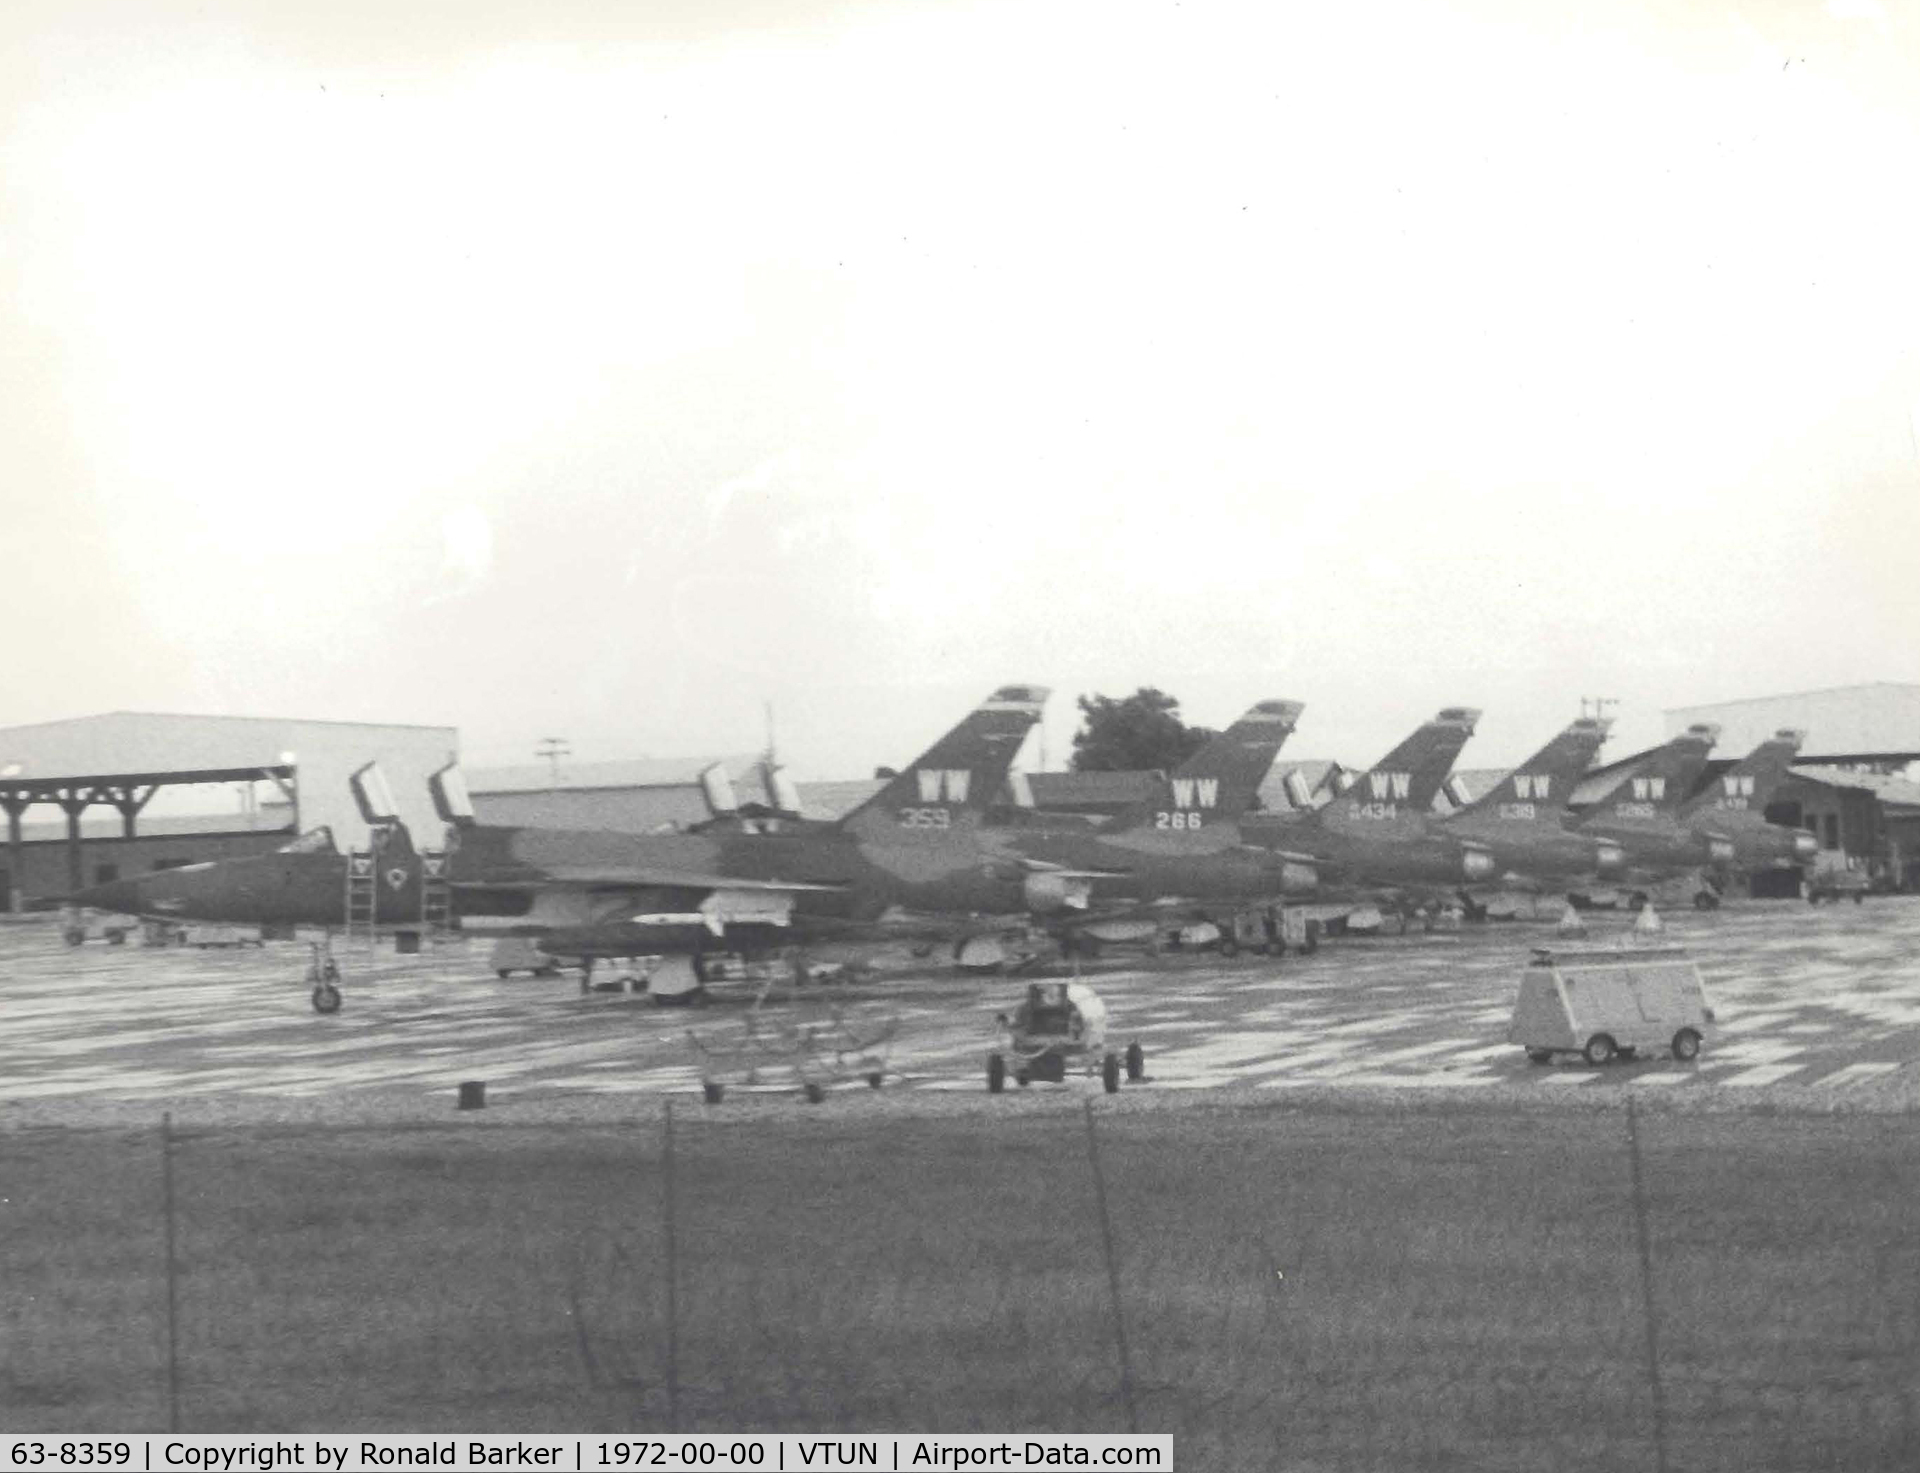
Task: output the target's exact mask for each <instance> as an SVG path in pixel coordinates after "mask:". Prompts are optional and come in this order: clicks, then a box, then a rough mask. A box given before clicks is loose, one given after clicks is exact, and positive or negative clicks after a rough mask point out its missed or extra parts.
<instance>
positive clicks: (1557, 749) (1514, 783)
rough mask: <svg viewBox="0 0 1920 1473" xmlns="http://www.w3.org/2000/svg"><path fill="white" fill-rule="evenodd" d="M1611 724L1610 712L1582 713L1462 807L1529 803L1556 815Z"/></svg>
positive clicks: (1500, 808) (1496, 808) (1476, 809)
mask: <svg viewBox="0 0 1920 1473" xmlns="http://www.w3.org/2000/svg"><path fill="white" fill-rule="evenodd" d="M1612 725H1613V718H1612V717H1611V716H1582V717H1581V718H1580V719H1579V720H1577V721H1574V722H1572V723H1571V724H1569V725H1568V726H1567V727H1566V728H1565V729H1564V730H1562V731H1561V732H1560V733H1559V734H1558V735H1557V736H1555V737H1554V739H1553V740H1552V741H1550V742H1548V743H1547V744H1546V745H1545V746H1544V747H1542V748H1541V749H1540V750H1539V751H1537V752H1535V753H1534V754H1533V755H1532V756H1531V757H1529V758H1527V760H1526V761H1525V762H1522V763H1521V764H1520V766H1519V767H1517V768H1516V769H1515V770H1514V771H1512V772H1510V773H1508V774H1507V775H1506V776H1505V777H1504V778H1502V779H1501V780H1500V782H1499V784H1498V785H1497V786H1496V787H1494V788H1493V789H1492V790H1490V791H1489V792H1488V793H1487V795H1486V796H1485V797H1484V798H1479V799H1476V800H1475V801H1473V802H1472V803H1469V804H1468V805H1467V807H1466V808H1465V810H1463V811H1465V812H1467V813H1484V812H1488V811H1493V812H1510V811H1511V809H1510V808H1509V807H1508V805H1512V804H1530V805H1532V807H1533V809H1534V811H1535V812H1536V813H1537V814H1538V815H1539V816H1540V817H1542V818H1554V817H1556V816H1557V815H1558V814H1559V813H1560V811H1561V810H1562V809H1563V808H1565V807H1566V806H1567V800H1568V799H1569V798H1571V797H1572V796H1573V790H1574V788H1575V787H1577V786H1578V785H1579V782H1580V779H1581V777H1582V776H1583V775H1584V774H1585V772H1586V770H1587V769H1588V768H1589V767H1591V766H1592V765H1593V759H1594V757H1595V756H1596V755H1598V753H1599V751H1600V747H1601V745H1602V743H1604V742H1605V741H1606V739H1607V732H1608V730H1609V728H1611V727H1612Z"/></svg>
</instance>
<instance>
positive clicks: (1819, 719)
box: [1665, 681, 1920, 890]
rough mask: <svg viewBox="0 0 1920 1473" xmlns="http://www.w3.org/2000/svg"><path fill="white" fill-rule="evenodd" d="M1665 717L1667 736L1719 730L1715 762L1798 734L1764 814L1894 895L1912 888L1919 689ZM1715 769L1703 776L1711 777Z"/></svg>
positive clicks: (1919, 839)
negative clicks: (1697, 728) (1907, 772)
mask: <svg viewBox="0 0 1920 1473" xmlns="http://www.w3.org/2000/svg"><path fill="white" fill-rule="evenodd" d="M1665 714H1666V721H1667V731H1668V733H1669V734H1673V733H1676V732H1679V731H1682V730H1684V729H1685V728H1686V727H1687V726H1688V725H1690V724H1691V723H1693V722H1696V721H1712V722H1715V723H1717V724H1718V725H1719V727H1720V745H1719V748H1718V753H1719V756H1720V757H1723V758H1727V759H1732V758H1735V757H1738V756H1739V755H1740V754H1741V753H1743V752H1748V751H1751V750H1752V749H1753V748H1754V747H1756V746H1758V745H1759V744H1760V743H1761V742H1762V741H1764V740H1766V738H1768V737H1769V736H1771V735H1773V733H1774V732H1776V731H1779V730H1780V729H1782V728H1783V727H1792V728H1795V729H1796V730H1800V731H1804V732H1805V733H1806V734H1807V740H1806V745H1805V746H1803V747H1802V748H1801V749H1800V759H1799V761H1797V762H1796V763H1795V764H1794V768H1793V777H1792V779H1791V780H1790V781H1789V782H1788V783H1787V784H1786V786H1785V787H1783V788H1782V789H1781V791H1780V794H1779V796H1778V798H1777V799H1776V801H1775V802H1773V803H1772V804H1769V805H1768V808H1767V817H1768V818H1769V819H1770V820H1772V821H1773V822H1774V823H1783V824H1787V825H1789V826H1791V827H1794V828H1804V829H1806V830H1807V831H1808V832H1810V833H1812V834H1814V835H1816V836H1817V837H1818V838H1819V840H1820V846H1821V848H1823V849H1825V850H1828V851H1829V852H1833V853H1837V854H1839V855H1840V856H1841V857H1842V859H1843V860H1844V861H1845V862H1847V863H1849V864H1851V865H1853V866H1855V867H1862V868H1866V869H1868V870H1871V871H1873V872H1874V873H1875V875H1876V877H1877V878H1880V879H1882V880H1884V881H1886V882H1889V883H1891V884H1893V885H1896V886H1898V887H1899V888H1901V889H1906V890H1912V889H1920V783H1915V782H1913V781H1910V780H1908V779H1907V778H1906V777H1904V776H1903V775H1902V773H1903V770H1904V769H1906V768H1907V767H1908V766H1909V765H1910V764H1912V763H1915V762H1920V685H1911V684H1901V683H1897V682H1894V681H1875V682H1873V683H1872V684H1868V685H1844V686H1836V687H1834V688H1832V689H1829V690H1813V691H1799V692H1795V693H1793V694H1791V695H1783V696H1757V697H1754V698H1753V699H1750V700H1744V701H1723V702H1721V703H1719V704H1718V705H1712V706H1686V707H1682V708H1679V709H1677V710H1672V711H1668V712H1666V713H1665ZM1718 772H1719V766H1718V764H1716V766H1715V767H1714V768H1713V769H1711V770H1710V772H1709V777H1710V778H1711V777H1713V776H1717V775H1718Z"/></svg>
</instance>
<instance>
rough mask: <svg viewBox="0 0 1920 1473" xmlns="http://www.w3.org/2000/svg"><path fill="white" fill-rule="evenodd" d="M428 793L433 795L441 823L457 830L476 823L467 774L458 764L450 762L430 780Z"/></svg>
mask: <svg viewBox="0 0 1920 1473" xmlns="http://www.w3.org/2000/svg"><path fill="white" fill-rule="evenodd" d="M427 791H428V792H429V793H431V794H432V795H433V811H434V812H435V813H437V814H439V815H440V822H442V823H450V824H452V825H453V826H454V827H455V828H468V827H471V826H472V825H473V824H474V823H475V822H476V820H475V818H474V813H473V799H472V797H471V796H470V795H469V794H468V792H467V778H466V774H465V773H463V772H461V771H460V764H459V763H458V762H449V763H448V764H447V765H446V766H445V767H443V768H441V769H440V770H439V771H438V772H436V773H434V774H433V776H432V777H430V778H428V779H427Z"/></svg>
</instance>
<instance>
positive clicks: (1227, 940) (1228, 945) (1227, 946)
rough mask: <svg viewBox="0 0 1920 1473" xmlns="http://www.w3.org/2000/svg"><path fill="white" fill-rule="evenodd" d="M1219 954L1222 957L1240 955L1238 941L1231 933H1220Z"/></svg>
mask: <svg viewBox="0 0 1920 1473" xmlns="http://www.w3.org/2000/svg"><path fill="white" fill-rule="evenodd" d="M1220 955H1222V956H1224V957H1236V956H1238V955H1240V943H1239V941H1237V940H1236V939H1235V938H1234V937H1233V936H1231V935H1222V936H1221V938H1220Z"/></svg>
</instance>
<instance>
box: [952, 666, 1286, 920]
mask: <svg viewBox="0 0 1920 1473" xmlns="http://www.w3.org/2000/svg"><path fill="white" fill-rule="evenodd" d="M1304 709H1305V707H1304V706H1302V705H1301V703H1300V702H1298V701H1279V700H1269V701H1261V702H1259V703H1257V704H1256V705H1254V706H1253V707H1252V708H1251V709H1249V710H1248V711H1247V712H1246V713H1245V714H1244V715H1242V716H1241V717H1240V718H1239V719H1238V720H1237V721H1235V722H1234V723H1233V724H1232V725H1231V726H1229V727H1228V728H1227V729H1226V730H1225V731H1224V732H1222V733H1220V735H1218V736H1217V737H1215V738H1214V739H1213V740H1212V741H1210V742H1208V743H1207V744H1206V745H1205V746H1203V747H1202V748H1201V749H1200V750H1199V751H1197V752H1195V753H1194V754H1193V755H1192V756H1191V757H1189V758H1188V759H1187V760H1186V761H1185V762H1183V763H1182V764H1181V765H1180V766H1179V767H1178V768H1176V769H1174V771H1173V772H1171V773H1169V774H1166V775H1164V776H1162V777H1161V778H1160V779H1159V780H1158V782H1157V783H1156V785H1155V786H1156V789H1157V791H1155V792H1153V793H1152V794H1151V795H1149V796H1148V797H1147V798H1145V799H1143V800H1142V801H1141V802H1140V803H1138V804H1137V805H1135V806H1134V807H1133V808H1132V809H1131V810H1129V811H1127V812H1125V813H1122V814H1119V815H1116V816H1115V817H1113V818H1111V819H1109V820H1108V821H1107V822H1105V823H1101V824H1090V823H1087V822H1085V821H1084V820H1081V819H1078V818H1076V817H1073V816H1069V815H1058V814H1049V813H1045V812H1040V811H1032V812H1028V811H1015V812H1013V813H1005V812H996V814H995V815H994V818H995V819H996V820H997V821H994V822H989V823H988V824H987V825H985V826H984V827H982V829H981V830H980V842H981V844H982V846H983V848H985V849H987V850H988V851H989V852H991V853H993V854H995V855H997V856H998V857H1000V858H1001V859H1002V860H1003V861H1005V862H1009V863H1016V864H1019V865H1021V866H1023V867H1024V868H1025V869H1026V871H1027V877H1026V880H1025V882H1024V885H1023V891H1024V899H1025V902H1026V909H1027V910H1028V911H1030V912H1032V913H1033V914H1035V915H1037V916H1041V917H1056V918H1057V917H1069V918H1070V917H1072V916H1074V915H1084V914H1087V913H1090V912H1091V911H1092V910H1093V909H1094V907H1095V906H1096V905H1098V906H1099V907H1101V908H1102V910H1103V912H1104V910H1105V909H1106V908H1107V907H1108V906H1110V905H1111V904H1113V903H1119V902H1125V903H1127V904H1129V905H1134V904H1142V903H1147V904H1152V903H1159V904H1166V903H1172V902H1176V901H1188V902H1223V901H1235V902H1250V901H1256V900H1258V901H1262V902H1265V901H1270V900H1275V899H1278V898H1280V897H1282V896H1285V895H1290V894H1298V893H1303V892H1305V891H1308V890H1311V889H1312V888H1313V887H1314V885H1315V883H1316V876H1315V873H1314V871H1313V868H1312V866H1311V865H1310V864H1308V863H1304V862H1302V861H1301V860H1300V859H1299V858H1298V857H1297V856H1294V855H1292V854H1288V853H1284V852H1281V851H1278V850H1274V849H1263V848H1257V847H1254V846H1250V845H1248V844H1246V843H1244V842H1242V840H1241V838H1240V829H1239V820H1240V819H1241V817H1242V816H1243V815H1244V814H1246V813H1247V811H1248V810H1249V809H1250V808H1251V807H1252V805H1253V802H1254V800H1255V797H1256V795H1257V793H1258V791H1259V787H1260V783H1261V781H1262V779H1264V778H1265V777H1266V774H1267V770H1268V768H1270V767H1271V766H1272V765H1273V759H1274V756H1275V755H1276V754H1277V753H1278V752H1279V750H1280V748H1281V746H1282V744H1284V743H1285V741H1286V739H1287V737H1288V736H1289V735H1291V734H1292V732H1293V729H1294V726H1295V724H1296V723H1297V722H1298V721H1299V719H1300V713H1301V711H1303V710H1304ZM1107 918H1109V919H1110V917H1107Z"/></svg>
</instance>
